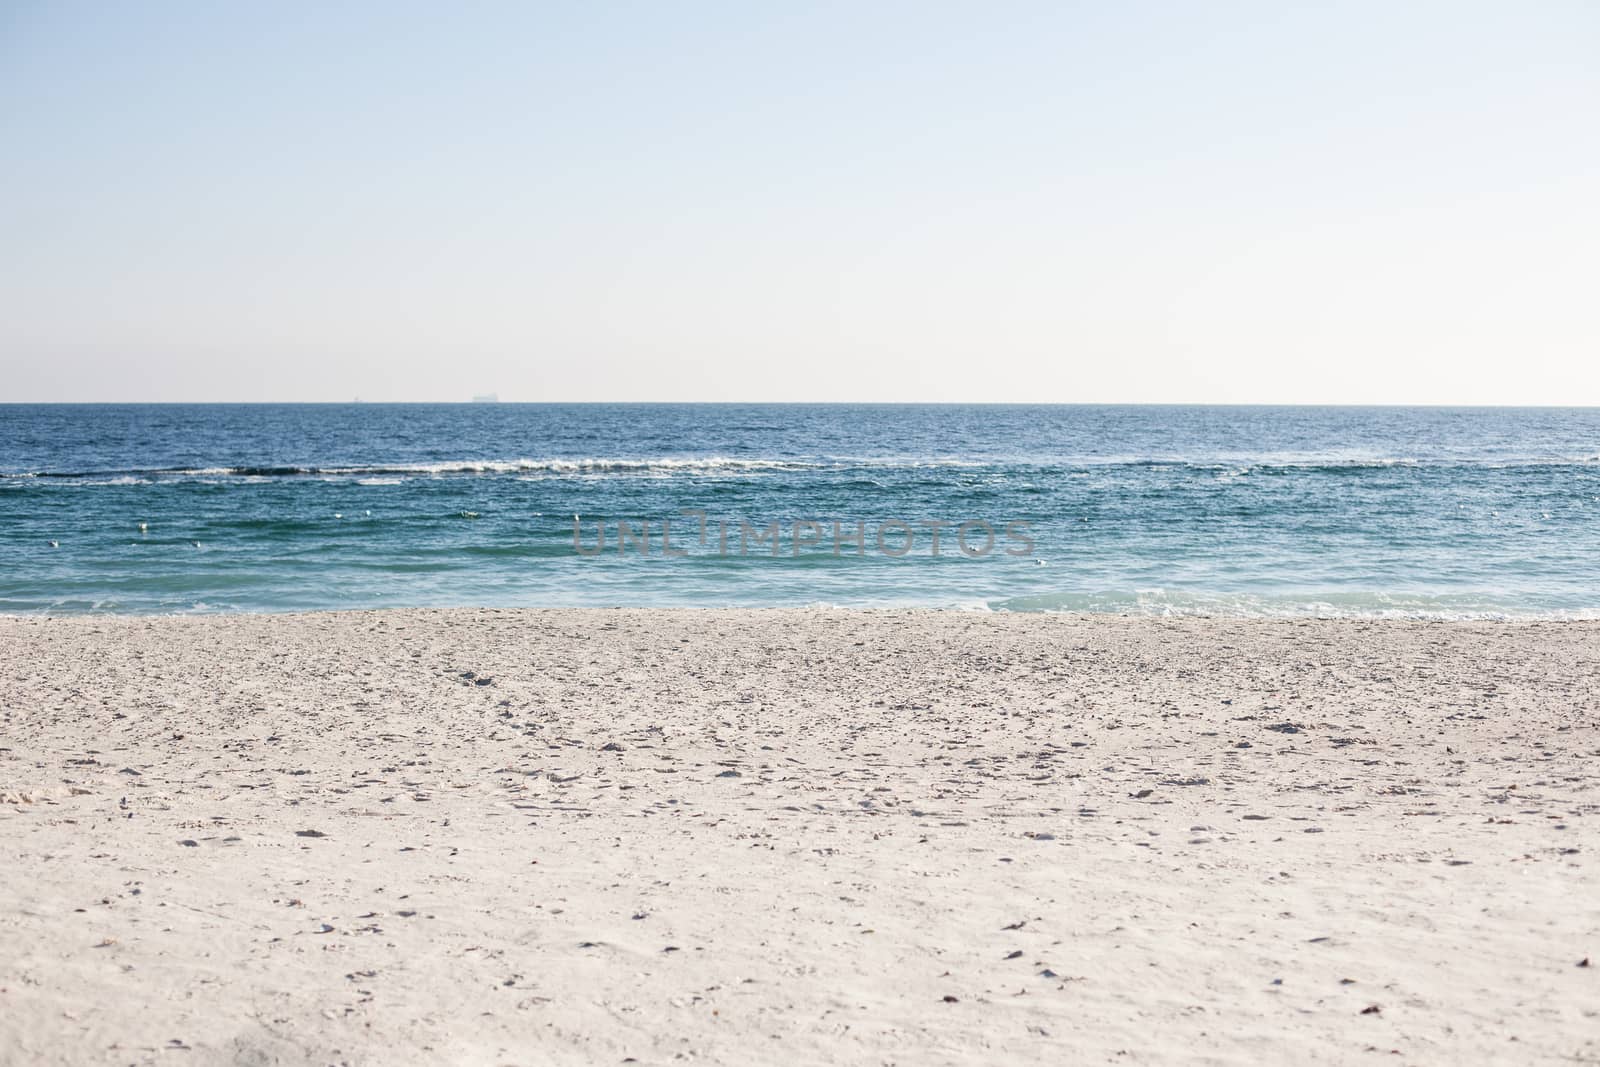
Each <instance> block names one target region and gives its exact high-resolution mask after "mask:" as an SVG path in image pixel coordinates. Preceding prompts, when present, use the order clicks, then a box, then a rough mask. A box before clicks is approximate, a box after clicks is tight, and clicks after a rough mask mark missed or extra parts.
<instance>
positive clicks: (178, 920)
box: [0, 611, 1600, 1064]
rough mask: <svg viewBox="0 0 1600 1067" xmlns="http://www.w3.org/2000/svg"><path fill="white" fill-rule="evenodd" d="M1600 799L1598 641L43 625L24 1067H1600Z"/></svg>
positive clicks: (8, 803)
mask: <svg viewBox="0 0 1600 1067" xmlns="http://www.w3.org/2000/svg"><path fill="white" fill-rule="evenodd" d="M468 671H470V672H474V675H475V677H471V678H469V677H467V676H466V675H465V674H464V673H463V672H468ZM485 679H487V680H488V683H487V684H481V685H480V684H475V683H477V682H481V681H484V680H485ZM1230 702H1231V703H1230ZM613 745H614V746H616V747H614V748H612V747H609V746H613ZM1597 781H1600V626H1596V625H1587V624H1521V625H1487V624H1486V625H1477V624H1473V625H1458V624H1450V625H1446V624H1415V623H1363V622H1333V621H1330V622H1309V621H1306V622H1250V621H1238V620H1233V621H1228V620H1198V619H1191V620H1176V621H1160V620H1151V619H1121V618H1110V617H1099V618H1081V617H1044V616H1037V615H1030V616H1006V615H998V616H996V615H979V614H939V613H922V612H893V613H890V612H872V613H857V612H840V611H801V612H645V611H612V612H603V611H570V612H569V611H518V612H512V611H503V612H495V611H452V612H423V611H394V612H383V613H352V614H328V615H310V616H282V617H268V616H236V617H226V618H207V619H103V618H76V619H66V620H43V619H0V799H3V803H0V1061H3V1062H4V1063H6V1064H36V1063H39V1064H49V1063H61V1064H94V1063H162V1064H168V1063H190V1064H205V1063H219V1062H237V1063H242V1064H267V1063H283V1064H299V1063H371V1064H396V1063H419V1062H457V1063H486V1064H502V1063H505V1064H543V1063H552V1062H555V1063H566V1062H570V1063H601V1064H605V1063H619V1062H625V1061H626V1060H627V1058H630V1057H631V1058H634V1059H636V1060H637V1061H639V1062H641V1063H667V1062H672V1061H689V1060H695V1061H700V1062H712V1063H730V1064H743V1063H757V1062H769V1063H770V1062H783V1063H795V1064H799V1063H818V1062H840V1063H900V1064H925V1063H958V1062H959V1063H974V1064H977V1063H992V1062H1006V1061H1015V1062H1022V1061H1038V1062H1046V1061H1048V1062H1074V1061H1081V1062H1117V1063H1153V1062H1194V1061H1211V1062H1273V1063H1291V1062H1311V1061H1322V1062H1383V1063H1393V1062H1406V1063H1444V1062H1450V1061H1451V1060H1452V1059H1460V1060H1464V1061H1468V1062H1505V1063H1533V1062H1552V1063H1553V1062H1574V1061H1582V1062H1595V1061H1600V882H1597V879H1596V866H1595V859H1596V856H1597V852H1600V792H1597V790H1596V783H1597ZM312 832H314V833H315V834H317V835H321V836H299V835H300V834H308V833H312ZM1585 957H1589V958H1591V959H1593V960H1594V961H1595V966H1591V967H1587V968H1583V967H1579V966H1578V963H1579V961H1580V960H1582V959H1583V958H1585ZM1369 1006H1376V1007H1377V1009H1378V1010H1376V1011H1369V1012H1366V1013H1364V1011H1363V1010H1364V1009H1367V1008H1369ZM1391 1050H1393V1051H1397V1052H1398V1053H1399V1055H1398V1056H1392V1055H1389V1053H1390V1052H1391ZM1380 1057H1381V1058H1380Z"/></svg>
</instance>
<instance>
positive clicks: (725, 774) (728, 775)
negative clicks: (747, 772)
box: [717, 771, 744, 778]
mask: <svg viewBox="0 0 1600 1067" xmlns="http://www.w3.org/2000/svg"><path fill="white" fill-rule="evenodd" d="M717 777H718V778H743V777H744V775H742V774H740V773H739V772H738V771H723V772H722V773H721V774H719V775H717Z"/></svg>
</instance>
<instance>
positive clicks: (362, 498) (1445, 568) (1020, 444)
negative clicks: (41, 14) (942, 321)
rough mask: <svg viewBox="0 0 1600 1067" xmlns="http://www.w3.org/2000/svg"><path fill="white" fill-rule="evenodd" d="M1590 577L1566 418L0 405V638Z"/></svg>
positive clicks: (1296, 608) (1366, 411)
mask: <svg viewBox="0 0 1600 1067" xmlns="http://www.w3.org/2000/svg"><path fill="white" fill-rule="evenodd" d="M686 512H697V513H704V516H705V522H706V527H705V538H704V541H702V540H701V537H700V530H701V528H700V521H701V520H700V517H699V515H698V514H685V513H686ZM574 515H579V516H581V519H580V522H579V533H580V536H579V538H578V542H577V545H578V547H581V548H582V549H584V550H593V549H594V548H595V546H596V544H597V540H596V539H597V536H598V530H599V529H600V527H601V526H604V527H605V529H606V535H607V541H606V544H605V548H604V551H602V552H600V553H598V554H594V555H585V554H582V553H580V552H579V551H577V550H576V548H575V545H574V536H573V516H574ZM663 520H669V521H670V522H671V523H672V537H671V542H670V543H671V545H672V547H673V548H674V549H675V550H679V551H682V552H683V555H681V556H667V555H665V554H663V552H662V546H661V524H662V521H663ZM897 522H900V523H904V524H906V526H907V527H909V528H910V529H909V530H906V529H904V528H902V527H900V526H897V525H894V524H895V523H897ZM619 523H626V524H627V525H628V526H629V529H630V530H631V531H632V532H633V535H634V536H633V539H632V541H631V542H630V545H629V548H628V550H627V551H626V552H625V553H624V552H619V551H618V547H617V543H616V542H617V536H616V535H617V530H618V524H619ZM774 523H776V524H777V526H778V529H779V535H778V538H777V554H776V555H774V554H773V550H772V546H771V545H770V544H769V543H768V542H766V541H761V542H755V541H753V535H754V534H756V533H760V532H765V531H766V530H767V529H768V527H769V526H770V525H771V524H774ZM811 523H815V524H816V525H815V526H812V525H809V524H811ZM835 523H838V524H839V525H838V532H839V534H840V538H841V540H840V544H839V545H838V546H837V549H838V551H837V552H836V551H835V548H836V546H835V544H834V536H833V535H834V524H835ZM940 523H944V524H948V525H945V526H936V525H935V524H940ZM960 523H970V524H971V525H969V526H968V528H967V531H966V533H967V544H968V547H969V548H970V549H972V550H973V551H972V552H971V553H970V554H969V553H963V552H962V551H961V546H960V544H959V542H957V541H956V526H957V524H960ZM140 524H144V527H145V528H144V529H143V530H141V529H140ZM741 524H748V526H749V529H748V530H745V529H744V527H743V526H742V525H741ZM885 524H889V525H888V527H887V529H886V530H885V531H884V535H885V536H884V542H883V546H882V548H881V549H880V546H879V544H878V539H877V534H878V531H879V530H880V528H883V527H884V526H885ZM1012 524H1014V525H1012ZM1008 525H1010V529H1011V535H1010V536H1008V534H1007V527H1008ZM985 528H987V529H989V530H992V531H993V532H994V535H995V541H994V545H993V548H992V549H990V550H989V551H987V552H982V551H978V550H979V549H981V548H983V547H984V545H985V543H986V542H985V538H984V530H985ZM935 529H937V530H938V532H939V534H940V539H941V540H940V551H939V552H938V554H935V553H934V552H933V550H932V549H933V546H932V537H933V533H934V532H935ZM724 530H726V531H728V539H727V542H726V544H725V545H724V544H723V542H722V531H724ZM741 530H743V531H744V535H745V536H744V543H743V549H744V551H743V552H742V553H741V551H740V549H741V542H740V533H741ZM858 530H860V531H862V533H863V537H862V541H863V546H862V550H861V552H860V554H859V555H858V554H856V549H855V546H854V543H853V538H851V537H850V535H852V534H854V533H856V532H857V531H858ZM647 532H648V535H649V538H650V550H649V551H648V552H645V551H643V550H642V548H641V544H640V542H641V541H642V540H643V538H644V536H645V534H646V533H647ZM797 535H798V539H799V540H800V541H801V542H803V543H802V544H800V545H799V546H798V547H797V546H796V544H795V542H796V539H797ZM908 537H909V541H908ZM812 540H817V541H818V543H816V544H811V543H809V542H811V541H812ZM52 542H54V543H55V544H54V546H52ZM901 548H906V551H905V552H904V554H903V555H892V554H889V553H890V551H898V550H900V549H901ZM1007 550H1010V551H1009V552H1008V551H1007ZM1596 559H1600V410H1596V409H1435V408H1428V409H1406V408H1254V407H1250V408H1223V407H1098V406H1096V407H1080V406H1000V407H996V406H921V405H905V406H901V405H893V406H873V405H817V406H812V405H511V404H481V405H367V404H360V405H193V406H191V405H129V406H121V405H85V406H75V405H0V611H5V612H41V611H48V612H57V613H66V612H91V611H112V612H135V613H149V612H190V611H285V610H302V609H315V608H351V607H380V606H401V605H404V606H423V605H595V606H613V605H652V606H653V605H661V606H667V605H696V606H717V605H792V604H836V605H852V606H854V605H926V606H937V607H971V608H988V609H1000V610H1079V611H1137V612H1156V613H1159V612H1207V613H1225V614H1266V615H1280V614H1281V615H1299V614H1316V615H1358V616H1380V615H1382V616H1387V615H1404V616H1418V617H1440V618H1473V617H1502V616H1530V617H1575V616H1582V617H1589V616H1596V617H1600V583H1597V582H1596V581H1595V578H1594V574H1595V571H1596V567H1595V560H1596Z"/></svg>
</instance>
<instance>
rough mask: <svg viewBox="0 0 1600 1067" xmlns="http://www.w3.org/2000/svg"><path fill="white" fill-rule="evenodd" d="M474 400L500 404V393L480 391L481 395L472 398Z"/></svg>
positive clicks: (479, 402)
mask: <svg viewBox="0 0 1600 1067" xmlns="http://www.w3.org/2000/svg"><path fill="white" fill-rule="evenodd" d="M472 402H473V403H474V404H498V403H500V394H499V393H480V394H479V395H477V396H475V397H473V398H472Z"/></svg>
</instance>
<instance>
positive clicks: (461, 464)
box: [0, 452, 1600, 485]
mask: <svg viewBox="0 0 1600 1067" xmlns="http://www.w3.org/2000/svg"><path fill="white" fill-rule="evenodd" d="M1596 466H1600V456H1576V457H1565V458H1559V457H1526V458H1505V457H1488V456H1484V457H1471V458H1439V457H1433V458H1428V457H1417V456H1380V455H1363V454H1352V453H1348V452H1328V453H1300V452H1278V453H1273V452H1264V453H1257V454H1233V453H1228V454H1218V455H1210V456H1147V455H1104V456H1096V455H1073V456H1031V457H1029V456H1012V457H1004V458H1000V457H995V458H988V459H961V458H955V457H948V456H843V455H840V456H819V457H814V458H790V457H748V458H747V457H735V456H648V457H575V458H564V457H558V458H546V459H455V460H438V461H434V462H427V463H367V464H362V463H350V464H343V463H341V464H328V465H303V466H302V465H294V464H238V465H233V466H224V465H208V466H186V467H133V468H126V469H108V470H38V471H0V483H9V484H17V483H19V482H23V481H27V480H35V481H36V480H40V479H44V480H57V481H76V482H80V483H86V484H99V485H114V484H133V483H132V482H129V481H121V480H122V479H139V480H143V481H161V480H183V479H229V478H237V479H249V480H258V481H259V480H271V479H279V478H324V479H335V480H337V479H374V478H397V479H403V478H426V477H451V476H458V477H462V476H493V475H514V476H520V477H524V478H550V477H606V476H630V475H631V476H655V477H670V476H673V475H679V474H685V475H697V474H721V473H726V474H763V473H784V472H839V471H850V470H862V471H890V470H913V471H914V470H990V471H999V472H1010V473H1015V472H1018V471H1026V472H1056V473H1061V474H1065V475H1067V476H1069V477H1084V476H1086V474H1087V473H1088V472H1093V471H1102V470H1110V469H1118V468H1120V469H1143V470H1149V471H1151V472H1154V473H1165V472H1170V471H1179V472H1193V473H1207V474H1210V475H1212V476H1213V477H1217V478H1219V479H1221V480H1227V481H1231V480H1234V479H1238V478H1243V477H1248V476H1250V475H1252V474H1265V475H1271V474H1281V473H1291V472H1292V473H1329V474H1346V473H1359V472H1364V471H1371V470H1388V469H1405V468H1429V469H1477V470H1532V469H1551V468H1567V467H1596ZM368 484H372V483H368Z"/></svg>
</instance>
